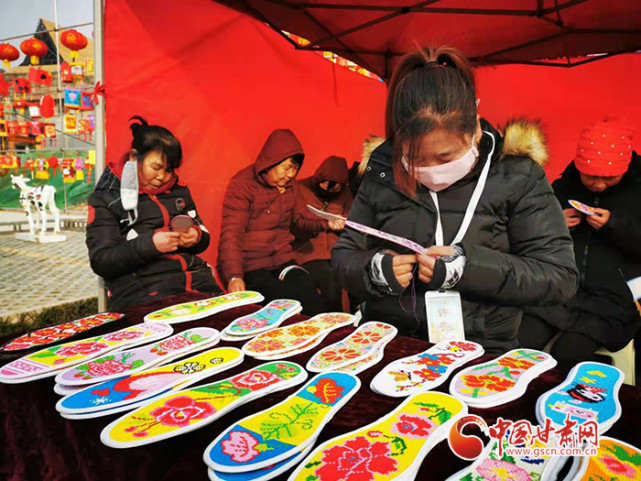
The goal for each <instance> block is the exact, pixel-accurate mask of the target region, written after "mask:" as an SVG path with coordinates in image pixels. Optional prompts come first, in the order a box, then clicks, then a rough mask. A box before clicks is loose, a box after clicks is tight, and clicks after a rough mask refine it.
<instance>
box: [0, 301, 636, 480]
mask: <svg viewBox="0 0 641 481" xmlns="http://www.w3.org/2000/svg"><path fill="white" fill-rule="evenodd" d="M203 297H205V296H199V295H195V294H181V295H178V296H173V297H171V298H167V299H163V300H161V301H157V302H155V303H154V304H147V305H144V306H139V307H136V308H132V309H129V310H127V311H126V313H127V315H128V317H127V319H126V320H124V321H116V323H114V324H116V325H114V329H115V328H121V327H125V326H127V325H131V324H136V323H139V322H142V319H143V317H144V315H145V314H147V313H149V312H151V311H154V310H156V309H160V308H162V307H166V306H169V305H173V304H177V303H179V302H185V301H188V300H192V299H195V298H203ZM255 309H256V307H255V306H253V307H252V306H245V307H238V308H235V309H232V310H229V311H227V312H223V313H221V314H218V315H215V316H211V317H208V318H205V319H201V320H198V321H193V322H186V323H182V324H175V325H174V326H173V327H174V331H175V332H180V331H183V330H185V329H187V328H191V327H196V326H210V327H214V328H217V329H219V330H222V329H223V328H224V327H225V326H226V325H227V324H228V323H229V322H231V321H232V320H233V319H235V318H236V317H239V316H241V315H245V314H248V313H250V312H253V311H254V310H255ZM302 319H303V318H302V317H301V316H295V317H293V318H291V319H290V320H288V321H287V322H286V323H287V324H288V323H292V322H297V321H300V320H302ZM380 320H381V321H385V319H380ZM349 333H350V328H342V329H339V330H336V331H334V332H332V333H331V334H330V335H329V336H328V337H327V338H326V339H325V341H324V342H323V343H322V345H321V346H319V347H318V348H317V349H316V350H318V349H320V348H321V347H324V346H326V345H328V344H330V343H333V342H336V341H337V340H340V339H342V338H343V337H345V336H346V335H348V334H349ZM0 341H2V340H0ZM219 345H235V346H237V347H241V345H242V343H225V342H221V343H220V344H219ZM428 347H429V344H428V343H427V342H424V341H420V340H418V339H411V338H407V337H397V338H395V339H394V340H393V341H392V342H391V343H390V344H388V346H387V348H386V349H385V358H384V359H383V360H382V361H381V362H380V363H379V364H378V365H377V366H375V367H373V368H371V369H369V370H367V371H365V372H363V373H361V374H360V375H359V377H360V379H361V381H362V387H361V389H360V391H359V392H358V393H357V394H356V395H355V396H354V397H353V398H352V399H351V400H350V401H349V403H347V404H346V405H345V406H344V407H343V408H342V409H341V410H340V411H339V412H338V414H336V416H335V417H334V419H333V420H332V421H331V422H330V423H329V424H328V425H327V426H326V427H325V429H324V430H323V432H322V434H321V435H320V438H319V440H320V441H325V440H327V439H329V438H332V437H335V436H338V435H340V434H343V433H346V432H348V431H351V430H353V429H356V428H358V427H361V426H364V425H366V424H368V423H370V422H373V421H375V420H376V419H378V418H379V417H381V416H383V415H385V414H387V413H388V412H390V411H391V410H393V409H394V408H395V407H396V406H397V405H398V404H400V403H401V402H402V400H403V399H393V398H389V397H385V396H380V395H377V394H374V393H373V392H372V391H371V390H370V388H369V384H370V381H371V380H372V378H373V377H374V375H375V374H376V373H377V372H378V371H379V370H380V369H381V368H382V367H383V366H385V365H386V364H387V363H389V362H391V361H393V360H395V359H398V358H401V357H405V356H409V355H411V354H416V353H418V352H421V351H423V350H425V349H427V348H428ZM313 352H315V350H312V351H309V352H307V353H305V354H301V355H299V356H296V357H293V358H290V359H289V360H292V361H294V362H298V363H299V364H301V365H303V366H304V365H305V363H306V362H307V360H308V359H309V357H310V356H311V355H312V354H313ZM487 359H488V357H483V358H481V359H479V360H477V361H476V362H484V361H486V360H487ZM261 363H262V361H256V360H254V359H252V358H246V359H245V361H244V362H243V363H242V364H241V365H239V366H237V367H236V368H234V369H232V370H229V371H225V372H223V373H221V374H219V375H218V376H215V377H212V378H208V379H206V380H204V381H201V383H199V384H205V383H209V382H212V381H213V380H215V379H223V378H226V377H228V376H230V375H233V374H236V373H238V372H241V371H244V370H246V369H248V368H250V367H253V366H255V365H257V364H261ZM565 377H566V374H565V373H564V372H562V371H559V370H557V369H553V370H550V371H548V372H546V373H544V374H543V375H542V376H540V377H539V378H538V379H536V380H534V381H532V382H531V383H530V385H529V387H528V390H527V392H526V394H525V395H524V396H523V397H521V398H520V399H518V400H516V401H513V402H511V403H509V404H505V405H503V406H500V407H498V408H493V409H483V410H479V409H470V412H472V413H475V414H479V415H481V416H483V417H484V418H485V420H486V421H487V422H488V424H492V423H493V422H494V421H495V420H496V418H497V417H498V416H501V417H503V418H504V419H511V420H519V419H528V420H530V421H532V422H533V423H534V422H536V418H535V414H534V406H535V404H536V400H537V398H538V397H539V396H540V395H541V394H543V393H544V392H545V391H547V390H549V389H551V388H552V387H554V386H555V385H557V384H559V383H560V382H562V381H563V380H564V379H565ZM53 385H54V381H53V378H48V379H43V380H40V381H34V382H30V383H26V384H15V385H7V384H0V426H1V427H0V479H2V480H8V481H19V480H43V481H54V480H56V481H84V480H87V481H88V480H126V481H136V480H140V481H143V480H144V481H148V480H149V481H151V480H154V481H163V480H164V481H169V480H172V481H176V480H178V481H200V480H203V481H204V480H207V479H208V478H207V468H206V466H205V464H204V462H203V460H202V455H203V451H204V450H205V448H206V447H207V445H208V444H209V443H210V442H211V441H212V440H213V439H214V438H215V437H216V436H218V434H220V432H221V431H223V430H224V429H226V428H227V427H228V426H229V425H231V424H232V423H234V422H236V421H237V420H239V419H241V418H243V417H245V416H247V415H249V414H252V413H254V412H257V411H260V410H262V409H265V408H267V407H269V406H271V405H274V404H276V403H278V402H280V401H282V400H283V399H285V398H286V397H287V396H289V395H290V394H292V393H293V392H294V391H295V390H296V389H298V388H291V389H288V390H286V391H283V392H279V393H276V394H272V395H270V396H267V397H264V398H261V399H258V400H255V401H253V402H251V403H248V404H246V405H244V406H241V407H239V408H238V409H236V410H235V411H232V412H230V413H228V414H227V415H226V416H223V417H222V418H221V419H219V420H218V421H216V422H214V423H212V424H209V425H208V426H206V427H204V428H202V429H199V430H197V431H194V432H191V433H188V434H185V435H183V436H178V437H176V438H171V439H168V440H165V441H161V442H159V443H155V444H152V445H149V446H142V447H139V448H132V449H120V450H119V449H112V448H108V447H106V446H104V445H103V444H102V443H101V442H100V431H101V430H102V428H103V427H104V426H106V425H107V424H108V423H110V422H111V421H113V420H114V419H116V418H117V417H119V416H121V415H122V413H120V414H114V415H111V416H106V417H102V418H97V419H92V420H86V421H70V420H66V419H63V418H62V417H61V416H60V415H59V414H58V413H57V412H56V410H55V408H54V406H55V404H56V402H57V401H58V399H59V398H60V397H59V396H58V395H57V394H55V393H54V392H53ZM448 385H449V383H447V382H446V383H445V384H444V385H443V386H441V387H440V388H439V390H440V391H443V392H447V386H448ZM620 400H621V405H622V407H623V416H622V417H621V419H620V420H619V421H618V422H617V423H616V424H615V425H614V426H613V427H612V428H611V429H610V431H608V433H607V435H608V436H611V437H614V438H618V439H621V440H623V441H626V442H628V443H631V444H633V445H635V446H641V416H640V415H639V410H641V389H640V388H634V387H630V386H627V385H626V386H623V387H622V389H621V391H620ZM467 465H468V463H467V462H465V461H463V460H461V459H458V458H457V457H456V456H455V455H454V454H452V453H451V451H450V449H449V447H448V446H447V443H445V442H443V443H441V444H439V445H437V446H436V447H435V448H434V449H433V450H432V452H430V453H429V454H428V456H427V457H426V458H425V461H424V462H423V465H422V468H421V470H420V472H419V474H418V476H417V478H416V479H420V480H441V479H445V478H446V477H447V476H449V475H451V474H453V473H455V472H456V471H458V470H459V469H462V468H464V467H465V466H467ZM287 474H289V473H287ZM287 474H286V475H285V476H281V478H283V479H286V477H287Z"/></svg>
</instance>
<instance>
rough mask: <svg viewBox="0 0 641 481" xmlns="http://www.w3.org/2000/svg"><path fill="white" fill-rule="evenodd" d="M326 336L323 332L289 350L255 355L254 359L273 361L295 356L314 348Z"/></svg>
mask: <svg viewBox="0 0 641 481" xmlns="http://www.w3.org/2000/svg"><path fill="white" fill-rule="evenodd" d="M326 337H327V334H324V335H322V336H320V337H317V338H315V339H312V340H311V341H309V342H308V343H306V344H301V345H300V346H298V347H297V348H296V349H291V350H289V351H285V352H281V353H278V354H274V355H273V356H255V357H254V359H257V360H259V361H275V360H278V359H286V358H288V357H294V356H297V355H298V354H302V353H304V352H307V351H310V350H312V349H314V348H315V347H316V346H318V345H319V344H321V343H322V342H323V341H324V340H325V338H326Z"/></svg>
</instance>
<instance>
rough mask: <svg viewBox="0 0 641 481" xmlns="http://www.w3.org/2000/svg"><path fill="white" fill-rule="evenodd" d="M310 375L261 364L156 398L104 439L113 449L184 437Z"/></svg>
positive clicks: (114, 424)
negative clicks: (230, 375)
mask: <svg viewBox="0 0 641 481" xmlns="http://www.w3.org/2000/svg"><path fill="white" fill-rule="evenodd" d="M305 379H307V373H306V372H305V370H304V369H303V368H302V367H301V366H299V365H298V364H296V363H293V362H287V361H281V362H278V361H276V362H270V363H266V364H262V365H260V366H256V367H255V368H253V369H250V370H248V371H245V372H242V373H240V374H237V375H236V376H232V377H229V378H227V379H223V380H221V381H216V382H213V383H211V384H206V385H203V386H198V387H196V388H192V389H188V390H181V391H178V392H171V393H170V394H166V395H164V396H162V397H159V398H156V399H155V400H154V401H152V402H149V403H147V404H145V405H144V406H141V407H140V408H138V409H136V410H135V411H132V412H130V413H127V414H126V415H124V416H122V417H120V418H119V419H116V420H115V421H113V422H112V423H111V424H109V425H108V426H107V427H105V428H104V429H103V431H102V433H101V435H100V439H101V440H102V442H103V443H104V444H106V445H107V446H111V447H113V448H130V447H135V446H141V445H144V444H151V443H155V442H158V441H161V440H163V439H167V438H170V437H174V436H179V435H181V434H185V433H187V432H190V431H194V430H196V429H200V428H202V427H204V426H206V425H208V424H210V423H212V422H213V421H215V420H216V419H219V418H220V417H221V416H223V415H224V414H226V413H228V412H229V411H231V410H232V409H235V408H236V407H238V406H239V405H241V404H244V403H247V402H249V401H252V400H254V399H257V398H259V397H262V396H265V395H267V394H269V393H272V392H275V391H281V390H283V389H287V388H289V387H292V386H296V385H298V384H300V383H302V382H304V381H305Z"/></svg>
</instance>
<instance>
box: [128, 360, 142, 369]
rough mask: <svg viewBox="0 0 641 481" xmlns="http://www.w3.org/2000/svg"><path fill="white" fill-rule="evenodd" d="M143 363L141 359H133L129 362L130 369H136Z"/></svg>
mask: <svg viewBox="0 0 641 481" xmlns="http://www.w3.org/2000/svg"><path fill="white" fill-rule="evenodd" d="M144 363H145V361H143V360H142V359H138V360H137V361H134V362H132V363H131V369H138V368H139V367H140V366H142V365H143V364H144Z"/></svg>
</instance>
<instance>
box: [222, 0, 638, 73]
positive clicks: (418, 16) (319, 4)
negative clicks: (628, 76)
mask: <svg viewBox="0 0 641 481" xmlns="http://www.w3.org/2000/svg"><path fill="white" fill-rule="evenodd" d="M218 2H219V3H222V4H224V5H228V6H230V7H232V8H235V9H237V10H240V11H243V12H245V13H247V14H249V15H251V16H253V17H255V18H257V19H259V20H261V21H263V22H265V23H267V24H268V25H270V26H271V27H272V28H274V29H275V30H276V31H278V32H281V31H282V30H286V31H288V32H292V33H295V34H297V35H300V36H302V37H304V38H306V39H308V40H309V41H310V42H311V43H310V44H309V45H305V46H301V45H297V44H295V43H294V42H292V44H293V45H294V46H295V47H296V48H297V49H299V50H330V51H333V52H335V53H338V54H340V55H343V56H345V57H347V58H349V59H350V60H353V61H354V62H356V63H358V64H360V65H362V66H364V67H365V68H368V69H369V70H371V71H373V72H375V73H377V74H378V75H379V76H380V77H381V78H384V79H388V78H389V77H390V75H391V72H392V71H393V67H394V64H395V61H396V60H397V59H398V57H399V56H400V55H403V54H404V53H407V52H410V51H413V50H415V49H416V48H417V46H426V45H444V44H452V45H455V46H456V47H457V48H459V49H460V50H462V51H463V53H464V54H465V55H466V56H467V57H468V58H471V59H472V60H473V61H474V62H475V63H476V64H478V65H483V64H504V63H528V64H545V65H556V66H559V65H560V66H569V65H579V64H581V63H585V62H589V61H592V60H594V59H595V57H590V58H582V59H575V57H579V56H585V55H594V54H603V55H602V56H604V55H607V56H611V55H616V54H620V53H625V52H633V51H635V50H639V49H641V2H639V1H638V0H517V1H515V0H484V1H483V2H479V1H478V0H424V1H421V2H416V3H411V2H405V1H403V2H398V1H393V0H391V1H390V0H333V1H332V0H321V1H319V0H303V1H299V0H218ZM285 38H287V37H286V36H285ZM288 40H289V39H288ZM289 41H290V42H291V40H289ZM558 58H564V59H565V61H564V62H559V61H558V60H555V59H558ZM544 59H552V60H544Z"/></svg>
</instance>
